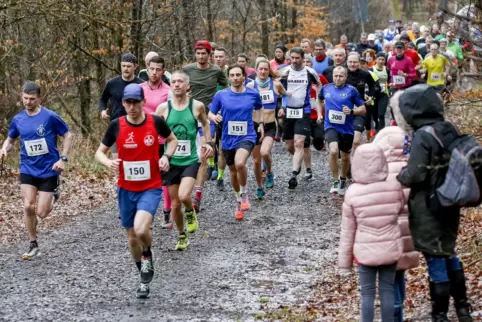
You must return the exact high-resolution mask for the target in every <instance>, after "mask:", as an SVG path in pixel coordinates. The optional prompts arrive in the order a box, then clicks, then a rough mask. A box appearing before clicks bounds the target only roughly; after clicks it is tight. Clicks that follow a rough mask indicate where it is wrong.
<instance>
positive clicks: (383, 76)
mask: <svg viewBox="0 0 482 322" xmlns="http://www.w3.org/2000/svg"><path fill="white" fill-rule="evenodd" d="M371 71H372V72H373V73H375V74H376V75H377V76H378V78H379V79H380V80H379V81H378V82H379V83H380V87H381V88H382V93H385V94H388V88H387V83H388V73H387V68H386V67H385V66H383V69H382V70H378V69H377V67H376V65H375V66H373V67H372V69H371Z"/></svg>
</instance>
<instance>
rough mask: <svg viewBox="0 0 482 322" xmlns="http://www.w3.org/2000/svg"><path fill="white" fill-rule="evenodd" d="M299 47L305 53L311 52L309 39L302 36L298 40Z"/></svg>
mask: <svg viewBox="0 0 482 322" xmlns="http://www.w3.org/2000/svg"><path fill="white" fill-rule="evenodd" d="M300 47H301V49H303V52H304V53H305V55H306V54H311V40H309V39H308V38H303V39H301V41H300Z"/></svg>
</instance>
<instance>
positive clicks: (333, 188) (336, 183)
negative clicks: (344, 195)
mask: <svg viewBox="0 0 482 322" xmlns="http://www.w3.org/2000/svg"><path fill="white" fill-rule="evenodd" d="M339 189H340V181H339V180H333V185H332V186H331V189H330V193H332V194H334V195H336V194H337V193H338V190H339Z"/></svg>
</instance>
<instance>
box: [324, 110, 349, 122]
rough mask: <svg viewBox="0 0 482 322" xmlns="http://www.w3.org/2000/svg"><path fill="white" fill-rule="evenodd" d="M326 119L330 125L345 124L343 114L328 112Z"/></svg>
mask: <svg viewBox="0 0 482 322" xmlns="http://www.w3.org/2000/svg"><path fill="white" fill-rule="evenodd" d="M328 119H329V120H330V123H332V124H345V120H346V114H345V113H343V112H338V111H334V110H330V111H329V112H328Z"/></svg>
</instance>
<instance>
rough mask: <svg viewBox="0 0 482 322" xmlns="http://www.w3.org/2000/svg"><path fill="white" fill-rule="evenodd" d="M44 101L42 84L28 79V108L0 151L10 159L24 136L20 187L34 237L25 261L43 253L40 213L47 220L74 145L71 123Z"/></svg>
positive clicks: (17, 117) (0, 155)
mask: <svg viewBox="0 0 482 322" xmlns="http://www.w3.org/2000/svg"><path fill="white" fill-rule="evenodd" d="M41 100H42V99H41V97H40V86H39V85H38V84H36V83H34V82H26V83H25V84H24V85H23V86H22V104H23V106H24V107H25V110H24V111H22V112H20V113H18V114H17V115H15V116H14V117H13V119H12V122H11V123H10V127H9V129H8V136H7V139H6V140H5V142H4V143H3V147H2V150H0V159H2V158H6V157H7V153H8V152H10V151H11V150H12V149H13V146H14V143H15V140H16V139H17V138H18V137H20V145H21V149H20V190H21V193H22V199H23V206H24V221H25V226H26V227H27V232H28V237H29V239H30V247H29V250H28V252H26V253H25V254H24V255H23V259H25V260H28V259H30V258H33V257H34V256H37V255H40V251H39V247H38V243H37V224H38V220H37V216H38V217H39V218H41V219H44V218H46V217H47V216H48V215H49V214H50V213H51V212H52V209H53V207H54V201H55V200H57V199H58V198H59V194H60V190H59V176H60V173H61V172H62V171H63V170H64V168H65V164H66V163H67V162H68V158H67V156H68V154H69V151H70V147H71V146H72V133H71V132H70V130H69V127H68V126H67V124H66V123H65V122H64V121H63V120H62V119H61V118H60V117H59V116H58V115H57V114H56V113H55V112H53V111H51V110H49V109H47V108H46V107H44V106H41V105H40V102H41ZM57 136H62V137H63V138H64V147H63V149H62V154H61V155H59V150H58V148H57ZM37 196H38V198H37ZM35 208H37V209H35Z"/></svg>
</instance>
